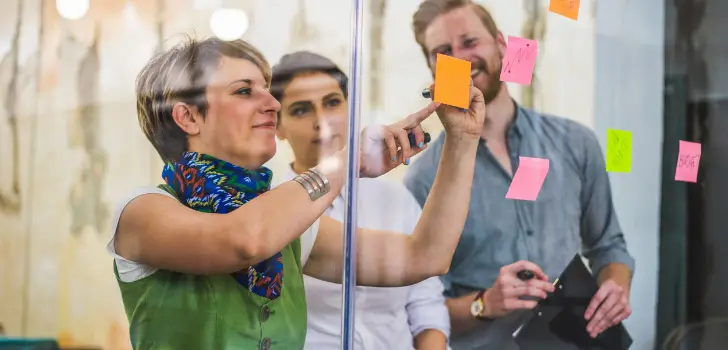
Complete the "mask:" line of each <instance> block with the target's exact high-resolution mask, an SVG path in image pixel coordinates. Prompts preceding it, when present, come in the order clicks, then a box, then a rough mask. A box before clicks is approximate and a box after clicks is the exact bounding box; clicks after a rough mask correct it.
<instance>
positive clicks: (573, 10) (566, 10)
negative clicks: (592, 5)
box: [549, 0, 581, 21]
mask: <svg viewBox="0 0 728 350" xmlns="http://www.w3.org/2000/svg"><path fill="white" fill-rule="evenodd" d="M579 6H581V2H580V1H579V0H551V2H550V3H549V11H550V12H553V13H556V14H559V15H562V16H564V17H566V18H571V19H573V20H575V21H576V20H577V18H579Z"/></svg>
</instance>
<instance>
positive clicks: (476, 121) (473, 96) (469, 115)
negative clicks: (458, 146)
mask: <svg viewBox="0 0 728 350" xmlns="http://www.w3.org/2000/svg"><path fill="white" fill-rule="evenodd" d="M430 91H431V94H432V96H435V85H432V86H430ZM437 116H438V117H439V118H440V122H442V126H443V127H444V128H445V132H446V133H447V134H446V135H447V136H457V137H475V138H480V134H481V133H482V131H483V123H484V122H485V99H484V98H483V93H482V92H480V89H478V88H476V87H475V86H473V81H472V80H470V106H469V107H468V109H467V110H464V109H460V108H458V107H453V106H447V105H442V106H440V108H438V109H437Z"/></svg>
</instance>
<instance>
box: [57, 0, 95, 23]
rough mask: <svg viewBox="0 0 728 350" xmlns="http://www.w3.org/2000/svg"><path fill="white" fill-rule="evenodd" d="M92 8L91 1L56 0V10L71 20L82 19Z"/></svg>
mask: <svg viewBox="0 0 728 350" xmlns="http://www.w3.org/2000/svg"><path fill="white" fill-rule="evenodd" d="M89 7H90V0H56V10H58V14H59V15H61V17H63V18H65V19H69V20H77V19H81V18H82V17H83V16H85V15H86V13H87V12H88V9H89Z"/></svg>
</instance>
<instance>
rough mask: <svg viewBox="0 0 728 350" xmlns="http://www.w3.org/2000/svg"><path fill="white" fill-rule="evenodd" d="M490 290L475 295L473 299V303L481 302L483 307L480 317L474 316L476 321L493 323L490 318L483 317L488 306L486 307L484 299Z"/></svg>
mask: <svg viewBox="0 0 728 350" xmlns="http://www.w3.org/2000/svg"><path fill="white" fill-rule="evenodd" d="M487 290H488V289H487V288H486V289H483V290H481V291H480V292H478V294H476V295H475V299H473V302H477V301H480V303H481V304H482V305H483V309H482V311H481V314H480V315H473V316H474V317H475V318H476V319H479V320H482V321H492V320H493V319H492V318H490V317H486V316H483V315H482V313H483V312H484V311H485V309H486V307H487V305H485V299H483V296H484V295H485V292H486V291H487Z"/></svg>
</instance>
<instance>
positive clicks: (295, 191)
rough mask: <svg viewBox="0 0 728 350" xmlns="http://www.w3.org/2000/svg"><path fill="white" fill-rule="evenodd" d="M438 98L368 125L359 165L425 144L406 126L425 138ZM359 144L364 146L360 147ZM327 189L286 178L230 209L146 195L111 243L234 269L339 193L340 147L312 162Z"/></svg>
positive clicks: (369, 167)
mask: <svg viewBox="0 0 728 350" xmlns="http://www.w3.org/2000/svg"><path fill="white" fill-rule="evenodd" d="M437 107H438V104H434V103H433V104H430V105H429V106H427V107H425V108H423V109H422V110H420V111H418V112H416V113H414V114H412V115H410V116H408V117H407V118H406V119H404V120H403V121H402V122H399V123H396V124H392V125H389V126H382V127H377V128H373V129H375V130H376V132H374V133H369V134H365V135H364V136H365V137H366V139H365V140H363V141H362V142H363V144H364V145H367V146H369V145H373V144H376V147H373V150H370V151H365V152H362V161H361V169H362V170H361V171H362V172H363V173H365V175H366V176H372V177H376V176H379V175H382V174H384V173H386V172H388V171H390V170H391V169H393V168H395V167H396V166H398V165H400V164H402V162H404V160H405V159H407V158H409V157H411V156H413V155H415V154H417V153H419V152H420V151H422V150H423V149H424V148H425V147H422V148H411V147H410V146H409V139H408V137H407V131H408V130H410V131H412V130H414V131H413V132H414V133H415V134H416V138H417V140H418V142H419V141H422V140H423V138H424V135H423V132H422V129H421V128H420V127H419V125H420V123H421V122H422V121H423V120H425V119H426V118H427V117H428V116H429V115H430V114H432V113H433V112H434V111H435V109H436V108H437ZM363 147H365V146H363ZM316 169H317V170H319V171H320V172H321V173H323V175H324V176H325V177H326V178H327V179H328V181H329V183H330V186H331V190H330V191H329V193H327V194H326V195H325V196H323V197H321V198H319V199H317V200H315V201H311V199H310V198H309V196H308V193H307V191H306V190H305V189H304V188H303V186H301V185H300V184H298V183H297V182H295V181H288V182H287V183H284V184H281V185H279V186H277V187H276V188H274V189H272V190H270V191H268V192H267V193H265V194H263V195H261V196H258V197H256V198H255V199H253V200H251V201H250V202H248V203H246V204H245V205H243V206H241V207H240V208H238V209H236V210H235V211H233V212H230V213H228V214H207V213H201V212H197V211H195V210H193V209H190V208H187V207H186V206H184V205H182V204H181V203H179V202H177V201H176V200H175V199H173V198H170V197H168V196H164V195H160V194H146V195H142V196H139V197H137V198H136V199H134V200H133V201H131V202H130V203H129V204H128V205H127V206H126V207H125V208H124V209H123V211H122V214H121V217H120V219H119V226H118V228H117V232H116V238H115V239H114V248H115V251H116V253H117V254H119V255H121V256H122V257H124V258H126V259H128V260H131V261H134V262H138V263H142V264H146V265H150V266H153V267H155V268H158V269H165V270H172V271H179V272H185V273H196V274H216V273H228V272H234V271H239V270H241V269H243V268H246V267H248V266H252V265H255V264H257V263H259V262H261V261H263V260H265V259H267V258H269V257H271V256H273V255H274V254H275V253H277V252H279V251H281V250H282V249H283V248H284V247H285V246H286V245H288V244H290V243H291V242H292V241H294V240H295V239H296V238H298V237H299V236H300V235H301V234H303V233H304V232H305V231H306V229H308V228H309V227H310V226H311V225H313V223H314V222H315V221H316V220H317V219H318V218H319V217H320V216H321V215H322V214H323V213H324V211H325V210H326V209H327V208H328V207H329V206H330V205H331V203H332V202H333V200H334V198H336V196H337V195H338V194H339V192H340V190H341V186H342V182H343V178H344V170H345V169H346V150H342V151H340V152H337V153H336V154H335V155H334V156H332V157H330V158H328V159H326V160H324V161H323V162H322V163H321V164H320V165H318V166H317V167H316Z"/></svg>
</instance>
